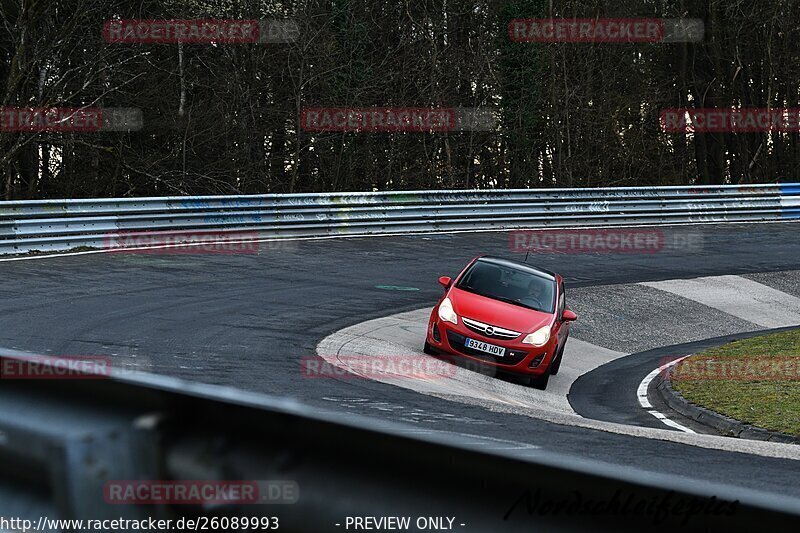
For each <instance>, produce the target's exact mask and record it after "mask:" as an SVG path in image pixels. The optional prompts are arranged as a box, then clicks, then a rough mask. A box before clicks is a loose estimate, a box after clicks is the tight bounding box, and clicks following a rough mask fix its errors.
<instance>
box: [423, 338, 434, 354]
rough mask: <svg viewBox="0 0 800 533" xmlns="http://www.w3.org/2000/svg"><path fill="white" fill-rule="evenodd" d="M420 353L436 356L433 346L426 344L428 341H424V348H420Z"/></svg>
mask: <svg viewBox="0 0 800 533" xmlns="http://www.w3.org/2000/svg"><path fill="white" fill-rule="evenodd" d="M422 351H423V352H425V353H426V354H428V355H436V350H434V349H433V346H431V345H430V344H428V341H425V347H424V348H422Z"/></svg>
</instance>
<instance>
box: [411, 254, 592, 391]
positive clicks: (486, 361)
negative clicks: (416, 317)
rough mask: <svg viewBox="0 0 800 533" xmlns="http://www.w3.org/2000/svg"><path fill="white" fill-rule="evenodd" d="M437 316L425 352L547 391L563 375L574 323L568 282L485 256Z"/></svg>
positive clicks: (461, 278) (448, 288)
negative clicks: (509, 375) (516, 377)
mask: <svg viewBox="0 0 800 533" xmlns="http://www.w3.org/2000/svg"><path fill="white" fill-rule="evenodd" d="M439 283H441V284H442V285H443V286H444V288H445V293H444V296H442V299H441V300H439V303H437V304H436V307H434V308H433V312H431V318H430V320H429V322H428V334H427V338H426V340H425V353H427V354H430V355H439V354H446V355H450V356H453V355H454V356H459V357H463V358H466V359H469V360H472V361H477V362H478V363H479V364H482V365H490V366H492V367H494V368H495V369H497V370H498V371H501V372H508V373H513V374H516V375H519V376H522V377H523V378H525V379H526V380H529V381H530V384H531V385H532V386H533V387H535V388H537V389H542V390H544V389H545V388H546V387H547V382H548V380H549V379H550V376H551V375H555V374H557V373H558V368H559V367H560V366H561V357H562V354H563V353H564V345H565V344H566V343H567V338H568V337H569V323H570V322H572V321H573V320H576V319H577V318H578V317H577V315H575V313H573V312H572V311H570V310H569V309H567V308H566V306H565V300H564V280H563V279H562V278H561V276H559V275H558V274H554V273H552V272H548V271H546V270H541V269H538V268H535V267H533V266H531V265H528V264H525V263H519V262H517V261H510V260H507V259H501V258H499V257H489V256H480V257H476V258H475V259H473V260H472V261H471V262H470V264H469V265H467V267H466V268H465V269H464V270H463V271H461V274H459V275H458V277H457V278H456V279H455V281H454V280H452V279H451V278H449V277H447V276H442V277H441V278H439Z"/></svg>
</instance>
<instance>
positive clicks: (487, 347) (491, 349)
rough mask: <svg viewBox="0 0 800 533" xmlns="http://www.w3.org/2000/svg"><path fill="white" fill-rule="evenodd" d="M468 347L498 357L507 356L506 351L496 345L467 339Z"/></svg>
mask: <svg viewBox="0 0 800 533" xmlns="http://www.w3.org/2000/svg"><path fill="white" fill-rule="evenodd" d="M466 346H467V348H472V349H473V350H478V351H479V352H485V353H488V354H492V355H496V356H497V357H503V356H504V355H505V354H506V349H505V348H503V347H502V346H495V345H494V344H489V343H488V342H481V341H476V340H475V339H467V344H466Z"/></svg>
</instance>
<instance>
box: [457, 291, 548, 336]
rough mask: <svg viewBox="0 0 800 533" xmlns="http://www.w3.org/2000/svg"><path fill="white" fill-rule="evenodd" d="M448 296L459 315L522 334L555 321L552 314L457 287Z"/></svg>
mask: <svg viewBox="0 0 800 533" xmlns="http://www.w3.org/2000/svg"><path fill="white" fill-rule="evenodd" d="M448 296H449V297H450V301H451V302H452V303H453V309H454V310H455V312H456V314H457V315H459V316H465V317H467V318H471V319H473V320H477V321H479V322H483V323H485V324H491V325H493V326H500V327H501V328H506V329H512V330H514V331H519V332H521V333H530V332H533V331H536V330H537V329H539V328H541V327H542V326H546V325H548V324H550V322H551V321H552V319H553V315H552V314H551V313H543V312H541V311H536V310H533V309H528V308H527V307H521V306H519V305H514V304H509V303H506V302H501V301H499V300H493V299H491V298H487V297H485V296H480V295H477V294H474V293H471V292H467V291H462V290H461V289H457V288H455V287H454V288H453V289H452V290H451V291H450V294H449V295H448Z"/></svg>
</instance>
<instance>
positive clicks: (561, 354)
mask: <svg viewBox="0 0 800 533" xmlns="http://www.w3.org/2000/svg"><path fill="white" fill-rule="evenodd" d="M566 344H567V343H564V345H566ZM563 358H564V346H562V347H561V348H559V350H558V354H557V355H556V358H555V360H554V361H553V364H551V365H550V375H551V376H555V375H556V374H558V369H559V368H561V359H563Z"/></svg>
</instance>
